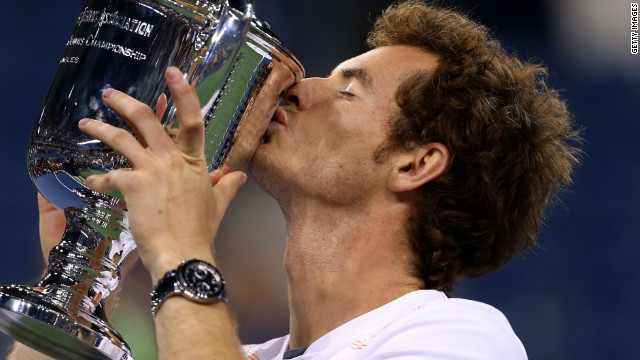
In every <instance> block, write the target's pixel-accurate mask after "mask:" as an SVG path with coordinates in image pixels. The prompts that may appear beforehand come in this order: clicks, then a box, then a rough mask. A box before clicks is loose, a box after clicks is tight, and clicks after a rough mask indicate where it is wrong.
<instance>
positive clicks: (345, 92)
mask: <svg viewBox="0 0 640 360" xmlns="http://www.w3.org/2000/svg"><path fill="white" fill-rule="evenodd" d="M340 95H342V96H343V97H353V96H355V95H354V94H352V93H350V92H348V91H340Z"/></svg>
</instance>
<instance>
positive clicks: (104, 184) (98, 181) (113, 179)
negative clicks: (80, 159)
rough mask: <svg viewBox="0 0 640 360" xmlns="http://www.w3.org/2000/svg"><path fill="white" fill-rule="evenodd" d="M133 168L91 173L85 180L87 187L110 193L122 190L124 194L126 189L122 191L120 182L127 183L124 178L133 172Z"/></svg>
mask: <svg viewBox="0 0 640 360" xmlns="http://www.w3.org/2000/svg"><path fill="white" fill-rule="evenodd" d="M130 170H131V169H117V170H112V171H109V172H108V173H106V174H103V175H91V176H89V177H87V179H86V180H85V182H86V184H87V187H88V188H89V189H91V190H93V191H98V192H102V193H108V192H111V191H116V190H117V191H120V192H122V193H123V194H124V193H125V191H122V190H123V189H122V188H121V186H120V184H126V183H127V181H126V180H124V181H123V180H122V179H123V177H125V176H127V175H130V174H133V172H132V171H130Z"/></svg>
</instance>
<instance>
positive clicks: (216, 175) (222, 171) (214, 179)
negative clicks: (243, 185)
mask: <svg viewBox="0 0 640 360" xmlns="http://www.w3.org/2000/svg"><path fill="white" fill-rule="evenodd" d="M230 172H231V168H230V167H228V166H227V165H223V166H222V167H221V168H219V169H216V170H213V171H212V172H210V173H209V180H211V186H216V184H217V183H218V181H220V178H221V177H222V176H224V175H226V174H228V173H230Z"/></svg>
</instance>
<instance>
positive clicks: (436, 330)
mask: <svg viewBox="0 0 640 360" xmlns="http://www.w3.org/2000/svg"><path fill="white" fill-rule="evenodd" d="M287 345H288V338H287V337H284V338H280V339H274V340H272V341H271V342H267V343H265V344H262V345H259V346H257V347H251V346H250V347H248V348H245V349H246V350H247V354H248V355H249V359H253V358H252V357H251V356H250V354H252V353H254V354H257V353H260V354H261V355H267V354H268V355H269V356H260V357H256V358H259V359H276V358H280V359H281V358H282V357H281V355H279V356H280V357H277V356H278V355H277V354H282V353H283V352H284V350H286V348H287ZM258 349H260V351H258ZM252 351H253V352H252ZM273 355H276V356H273ZM272 356H273V357H272ZM397 357H402V358H403V359H452V358H455V359H467V360H480V359H509V360H524V359H526V358H527V356H526V352H525V350H524V347H523V346H522V343H521V342H520V340H519V339H518V337H517V336H516V335H515V333H514V332H513V330H512V328H511V325H510V324H509V322H508V320H507V319H506V317H505V316H504V315H503V314H502V312H500V311H499V310H498V309H496V308H494V307H492V306H490V305H487V304H484V303H481V302H477V301H472V300H465V299H457V298H448V297H447V296H445V295H444V294H443V293H441V292H439V291H434V290H421V291H416V292H413V293H410V294H407V295H405V296H403V297H400V298H398V299H396V300H394V301H392V302H390V303H388V304H386V305H384V306H382V307H380V308H378V309H374V310H372V311H371V312H369V313H366V314H363V315H362V316H359V317H357V318H355V319H353V320H351V321H349V322H348V323H346V324H344V325H342V326H340V327H338V328H336V329H334V330H333V331H331V332H329V333H328V334H326V335H324V336H323V337H321V338H320V339H318V340H317V341H315V342H314V343H313V344H311V346H309V348H308V349H307V352H306V353H305V354H304V355H302V356H300V357H298V358H296V359H304V360H307V359H327V358H331V359H336V360H339V359H340V360H341V359H345V360H346V359H349V360H351V359H368V360H370V359H390V358H397Z"/></svg>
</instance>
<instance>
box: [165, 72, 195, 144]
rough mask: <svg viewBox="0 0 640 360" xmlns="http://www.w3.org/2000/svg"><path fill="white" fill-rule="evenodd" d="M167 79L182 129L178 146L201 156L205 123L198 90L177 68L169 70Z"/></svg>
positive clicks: (177, 140)
mask: <svg viewBox="0 0 640 360" xmlns="http://www.w3.org/2000/svg"><path fill="white" fill-rule="evenodd" d="M166 78H167V85H169V90H170V91H171V97H172V98H173V101H174V103H175V105H176V115H177V118H178V124H179V127H180V131H179V132H178V136H177V137H176V144H177V145H178V146H179V147H180V149H182V151H184V152H185V153H187V154H189V155H192V156H200V154H201V153H202V152H203V150H204V121H203V120H202V114H201V112H200V111H201V108H200V100H199V99H198V95H197V94H196V90H195V88H194V87H193V86H191V85H190V84H189V83H188V82H187V80H185V78H184V75H183V74H182V72H180V70H179V69H178V68H176V67H170V68H168V69H167V71H166Z"/></svg>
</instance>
